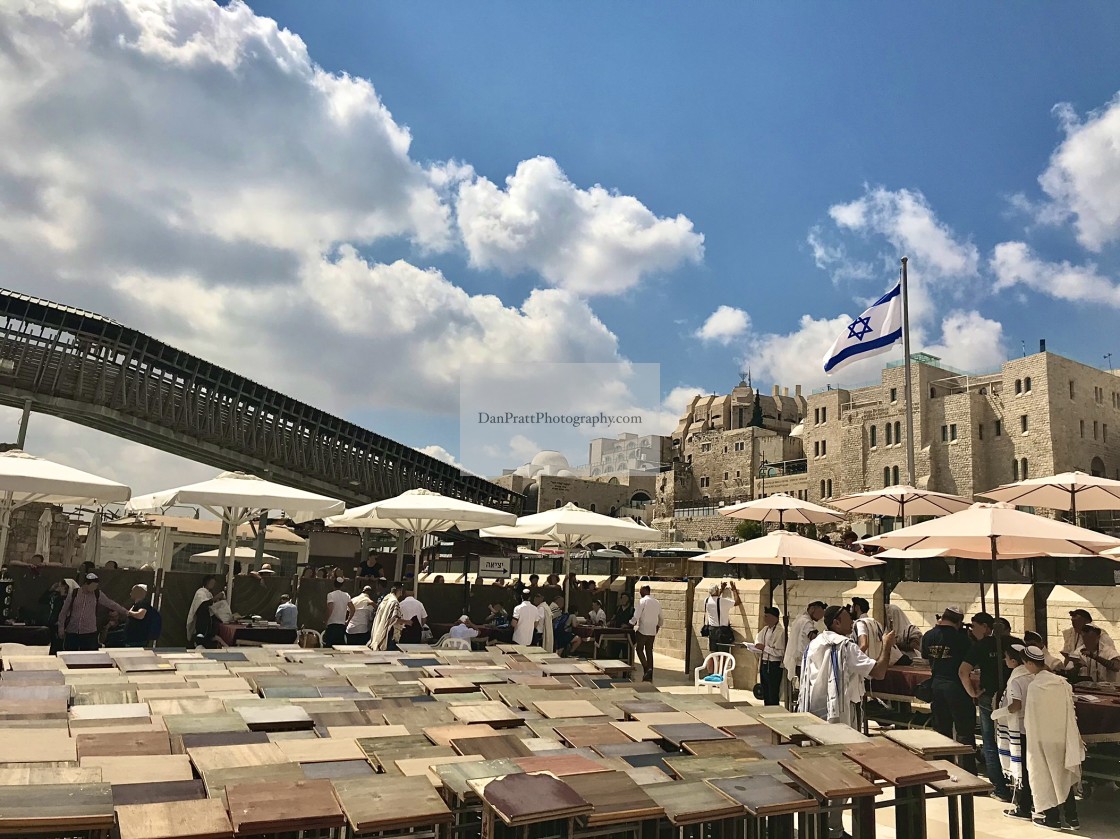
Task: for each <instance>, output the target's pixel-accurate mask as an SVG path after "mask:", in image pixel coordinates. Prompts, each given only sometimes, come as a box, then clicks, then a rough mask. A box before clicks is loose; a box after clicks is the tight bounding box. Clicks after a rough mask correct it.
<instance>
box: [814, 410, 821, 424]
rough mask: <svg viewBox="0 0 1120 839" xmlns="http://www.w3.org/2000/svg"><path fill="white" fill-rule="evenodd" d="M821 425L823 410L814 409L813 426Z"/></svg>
mask: <svg viewBox="0 0 1120 839" xmlns="http://www.w3.org/2000/svg"><path fill="white" fill-rule="evenodd" d="M820 424H821V409H820V408H814V409H813V425H820Z"/></svg>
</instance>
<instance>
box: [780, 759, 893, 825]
mask: <svg viewBox="0 0 1120 839" xmlns="http://www.w3.org/2000/svg"><path fill="white" fill-rule="evenodd" d="M778 765H779V766H781V767H782V769H783V770H784V771H785V772H786V773H788V774H789V776H790V777H791V778H793V779H794V780H796V781H797V782H798V783H799V784H800V785H801V786H802V787H803V788H805V789H807V790H808V791H809V792H811V793H812V794H813V795H815V796H816V797H817V799H818V800H819V801H821V802H822V804H823V805H824V807H826V808H827V807H829V806H843V807H845V808H846V806H847V805H846V803H845V802H847V801H848V800H849V799H850V800H852V801H853V802H854V806H853V810H852V825H853V834H852V835H853V836H854V837H855V839H873V837H874V836H875V796H877V795H878V794H879V793H880V792H881V790H880V789H879V787H878V786H876V785H875V784H873V783H871V781H869V780H867V779H866V778H864V777H863V776H862V775H860V774H859V773H858V772H857V771H856V768H855V766H854V765H853V764H852V763H850V762H848V761H846V760H841V759H840V758H835V757H821V758H816V759H814V760H796V759H790V760H781V761H778ZM833 802H836V804H835V805H833ZM820 821H821V823H820V824H819V825H818V831H820V830H827V827H828V825H827V821H826V816H825V814H824V812H823V811H822V814H821V820H820ZM900 839H901V837H900Z"/></svg>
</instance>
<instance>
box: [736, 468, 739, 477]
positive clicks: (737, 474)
mask: <svg viewBox="0 0 1120 839" xmlns="http://www.w3.org/2000/svg"><path fill="white" fill-rule="evenodd" d="M735 477H736V478H738V477H739V470H738V469H736V470H735Z"/></svg>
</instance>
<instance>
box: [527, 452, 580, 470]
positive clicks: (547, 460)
mask: <svg viewBox="0 0 1120 839" xmlns="http://www.w3.org/2000/svg"><path fill="white" fill-rule="evenodd" d="M530 463H531V464H532V465H533V466H552V467H553V468H555V469H569V468H571V465H570V464H569V463H568V458H566V457H564V455H562V454H560V452H557V451H551V450H545V451H543V452H538V453H537V454H536V455H535V456H534V457H533V459H532V460H531V461H530Z"/></svg>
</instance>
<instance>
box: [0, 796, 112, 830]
mask: <svg viewBox="0 0 1120 839" xmlns="http://www.w3.org/2000/svg"><path fill="white" fill-rule="evenodd" d="M113 823H114V814H113V791H112V789H111V788H110V787H109V785H108V784H41V785H37V786H33V787H0V835H4V836H11V835H15V834H27V833H32V834H33V833H46V834H62V835H64V836H71V835H73V834H74V833H79V832H88V833H89V834H92V835H94V836H101V837H105V838H106V839H107V838H108V836H109V832H110V831H111V830H112V828H113Z"/></svg>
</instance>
